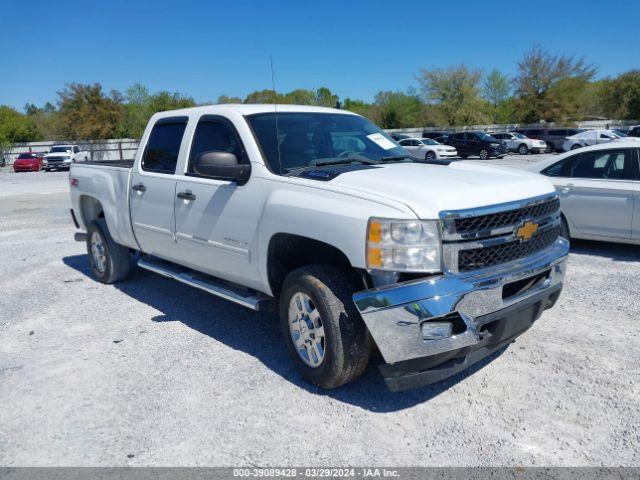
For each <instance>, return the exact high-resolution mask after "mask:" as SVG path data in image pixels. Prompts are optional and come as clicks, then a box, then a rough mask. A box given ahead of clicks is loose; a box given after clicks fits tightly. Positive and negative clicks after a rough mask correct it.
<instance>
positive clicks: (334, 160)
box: [309, 157, 378, 167]
mask: <svg viewBox="0 0 640 480" xmlns="http://www.w3.org/2000/svg"><path fill="white" fill-rule="evenodd" d="M354 162H358V163H363V164H365V165H375V164H377V163H378V161H377V160H369V159H368V158H359V157H344V158H332V159H329V160H320V161H313V162H312V164H311V165H309V166H310V167H323V166H325V165H345V164H349V163H354Z"/></svg>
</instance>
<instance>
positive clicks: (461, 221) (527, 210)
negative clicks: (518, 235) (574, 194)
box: [452, 197, 560, 234]
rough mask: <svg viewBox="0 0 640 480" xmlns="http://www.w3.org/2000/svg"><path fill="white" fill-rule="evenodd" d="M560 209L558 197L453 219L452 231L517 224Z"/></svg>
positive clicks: (472, 231) (481, 229) (482, 229)
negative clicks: (495, 211)
mask: <svg viewBox="0 0 640 480" xmlns="http://www.w3.org/2000/svg"><path fill="white" fill-rule="evenodd" d="M559 209H560V200H559V199H558V198H557V197H556V198H552V199H551V200H547V201H546V202H543V203H538V204H536V205H529V206H527V207H523V208H518V209H516V210H507V211H505V212H498V213H490V214H487V215H480V216H477V217H469V218H458V219H455V220H454V221H453V226H454V229H455V232H452V233H458V234H468V233H475V232H482V231H486V230H492V229H495V228H501V227H508V226H510V225H517V224H519V223H521V222H522V221H524V220H527V219H531V218H542V217H546V216H549V215H551V214H553V213H555V212H556V211H558V210H559Z"/></svg>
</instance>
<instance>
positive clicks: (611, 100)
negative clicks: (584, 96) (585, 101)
mask: <svg viewBox="0 0 640 480" xmlns="http://www.w3.org/2000/svg"><path fill="white" fill-rule="evenodd" d="M600 98H601V106H602V110H603V112H604V114H605V115H606V116H608V117H609V118H620V119H625V120H639V119H640V70H631V71H629V72H625V73H622V74H620V75H618V77H616V78H614V79H605V80H604V81H603V82H602V85H601V91H600Z"/></svg>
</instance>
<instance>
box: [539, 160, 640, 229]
mask: <svg viewBox="0 0 640 480" xmlns="http://www.w3.org/2000/svg"><path fill="white" fill-rule="evenodd" d="M633 162H634V152H633V150H632V149H628V148H627V149H611V150H596V151H591V152H582V153H578V154H576V155H573V156H571V157H568V158H566V159H565V160H564V161H563V162H562V163H563V165H562V168H561V169H557V170H556V172H557V173H560V174H561V175H562V176H560V177H559V178H557V179H554V182H553V183H554V184H555V185H556V188H557V189H558V191H559V193H560V202H561V206H562V211H563V213H564V214H565V216H566V217H567V220H568V221H569V224H570V227H571V229H572V230H573V232H575V233H577V235H576V236H587V237H589V238H594V237H603V239H604V238H607V237H608V238H620V239H629V238H631V224H632V219H633V210H634V208H633V207H634V183H637V182H635V181H634V176H635V173H634V168H635V167H634V163H633ZM553 168H554V167H552V168H551V169H548V170H547V173H548V174H549V172H551V171H553Z"/></svg>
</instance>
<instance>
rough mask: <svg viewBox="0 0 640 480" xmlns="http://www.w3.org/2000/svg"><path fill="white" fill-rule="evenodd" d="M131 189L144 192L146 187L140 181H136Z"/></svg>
mask: <svg viewBox="0 0 640 480" xmlns="http://www.w3.org/2000/svg"><path fill="white" fill-rule="evenodd" d="M131 189H132V190H135V191H136V192H146V191H147V187H145V186H144V185H143V184H142V183H137V184H135V185H132V186H131Z"/></svg>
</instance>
